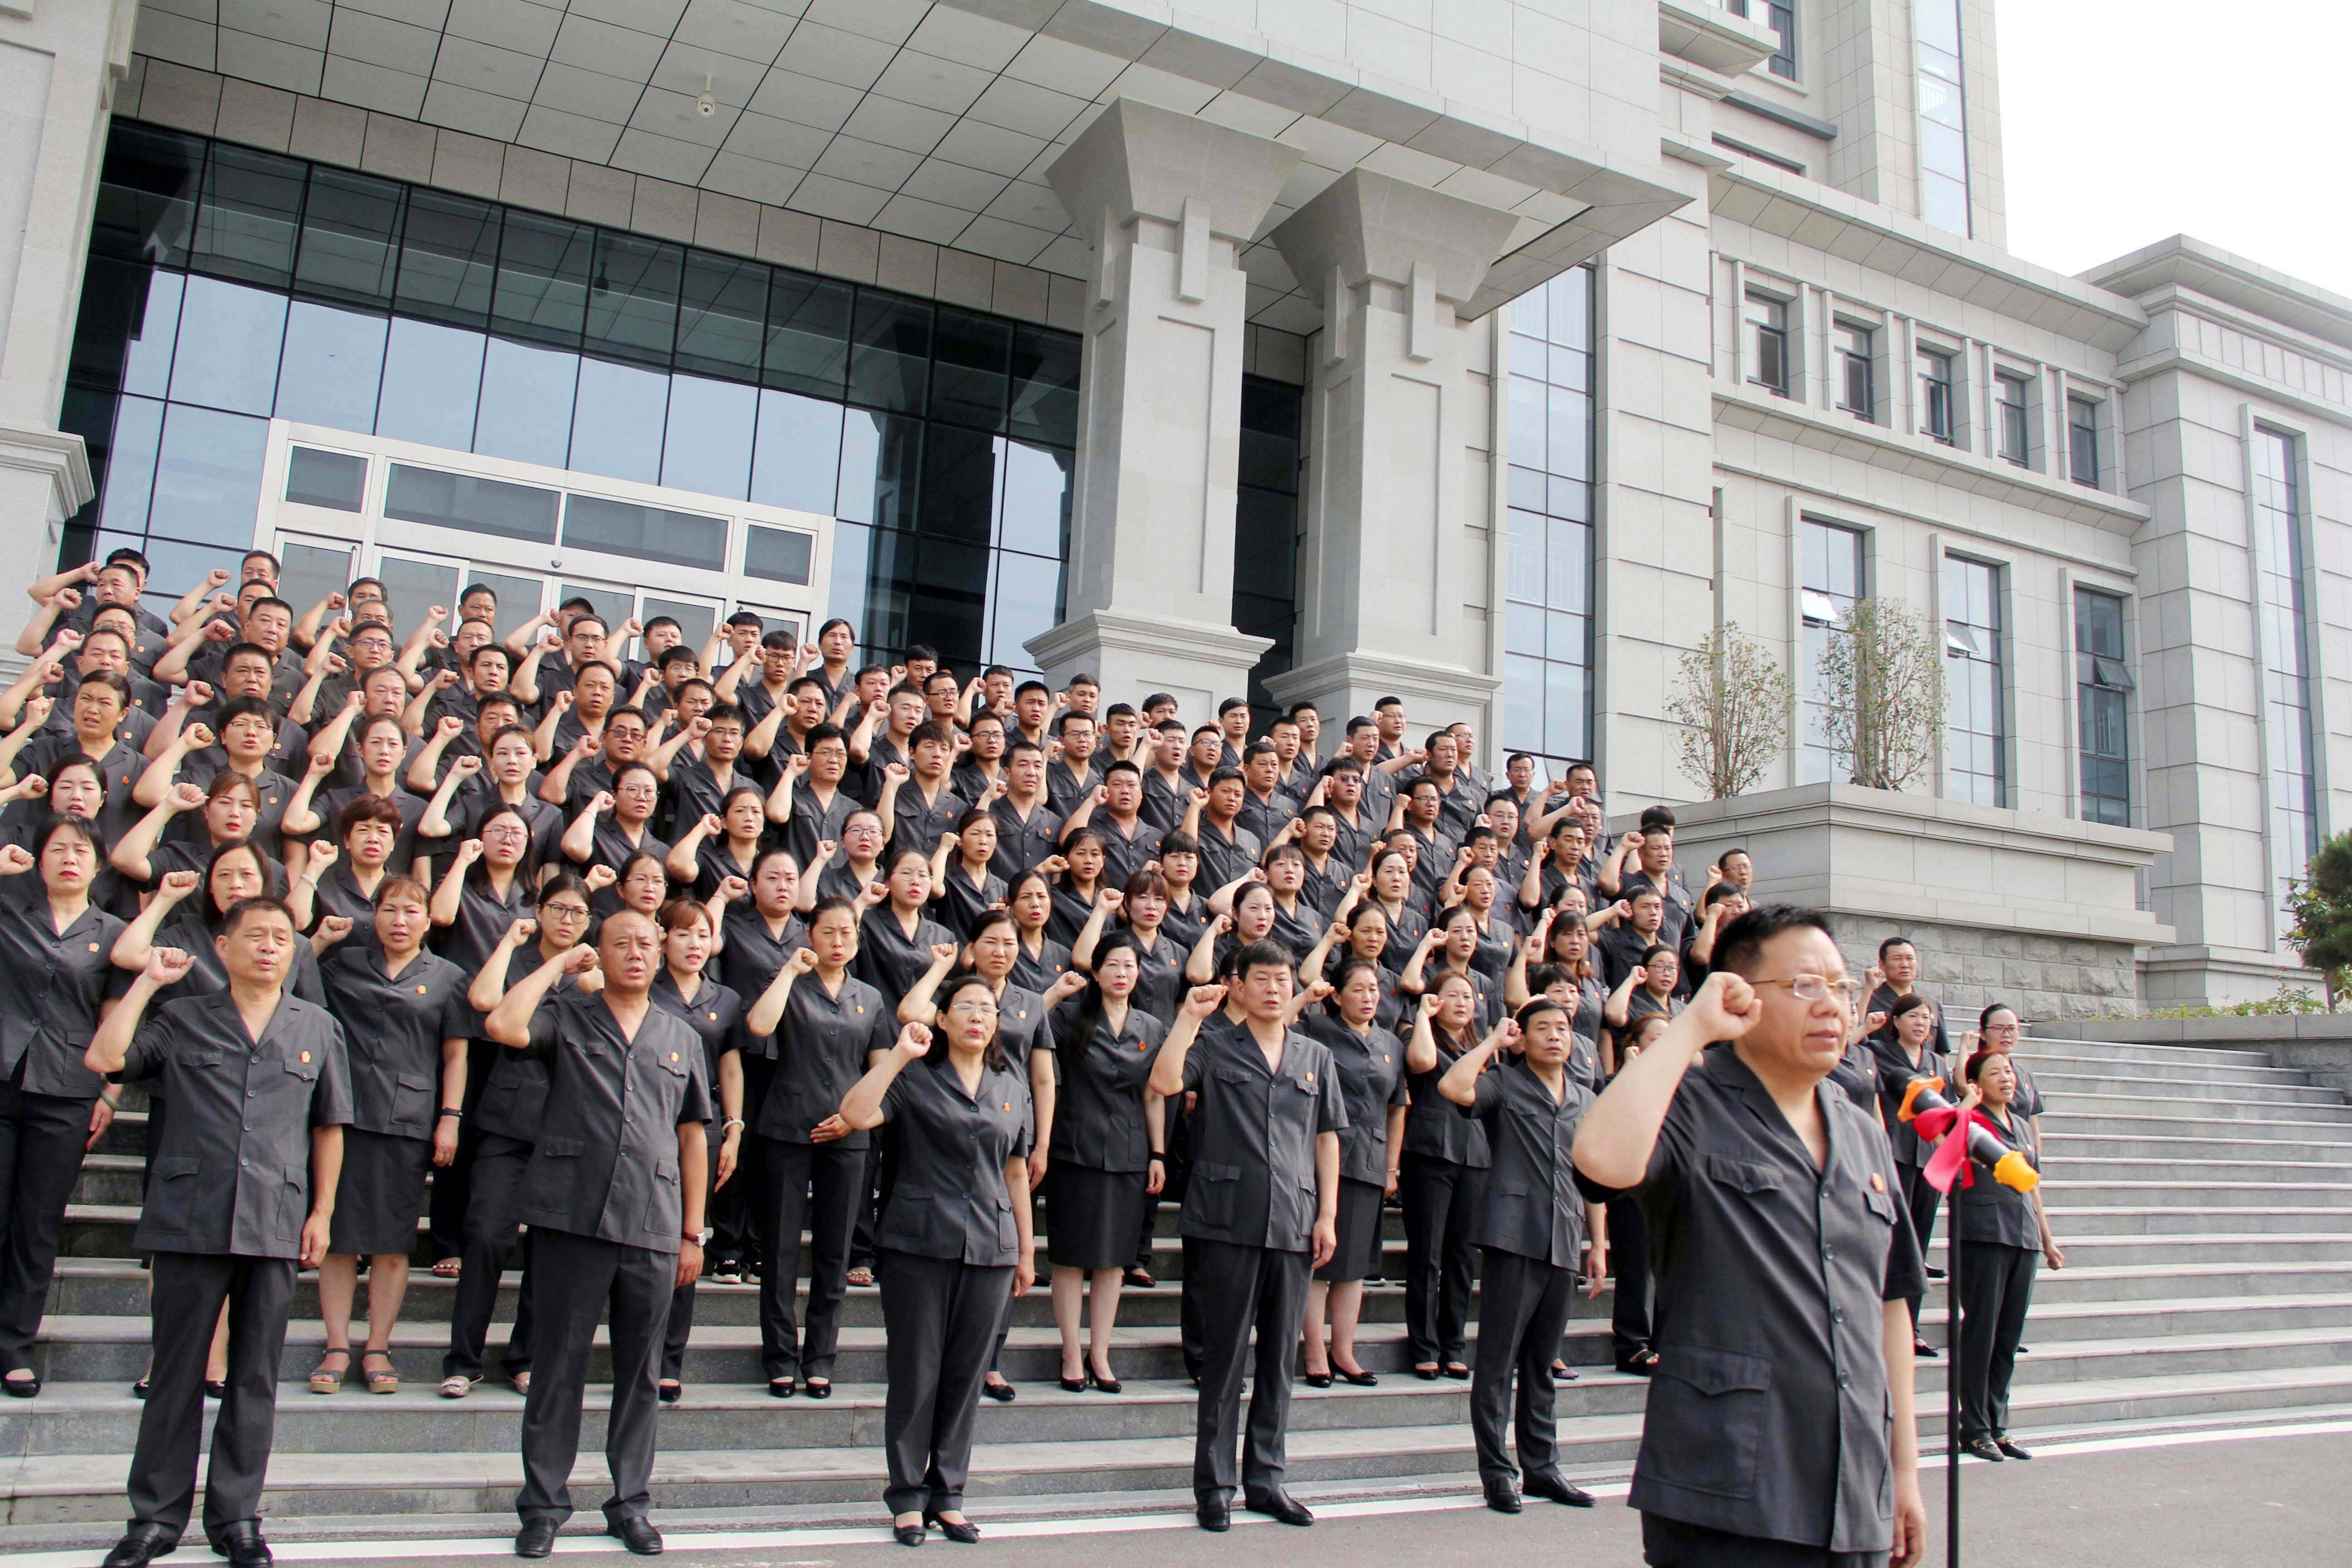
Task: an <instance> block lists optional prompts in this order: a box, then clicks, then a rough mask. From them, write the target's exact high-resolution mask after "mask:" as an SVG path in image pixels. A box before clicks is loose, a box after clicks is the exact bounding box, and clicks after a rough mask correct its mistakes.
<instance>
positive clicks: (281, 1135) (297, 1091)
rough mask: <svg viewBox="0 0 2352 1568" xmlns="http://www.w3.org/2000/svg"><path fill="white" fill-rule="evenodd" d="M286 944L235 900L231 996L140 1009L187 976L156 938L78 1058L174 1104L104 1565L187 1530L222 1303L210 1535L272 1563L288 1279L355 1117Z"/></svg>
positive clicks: (142, 1238)
mask: <svg viewBox="0 0 2352 1568" xmlns="http://www.w3.org/2000/svg"><path fill="white" fill-rule="evenodd" d="M298 940H299V939H298V938H297V937H296V936H295V934H294V917H293V915H292V914H290V913H289V911H288V910H287V908H286V906H285V905H284V904H282V903H279V902H278V900H275V899H247V900H243V901H242V902H240V903H237V904H236V905H234V906H232V907H231V908H230V910H228V912H227V913H226V915H224V916H222V917H221V923H220V930H219V932H218V934H217V935H216V936H215V937H214V939H213V942H214V950H215V952H217V953H218V955H219V957H220V962H221V966H222V968H223V969H225V970H226V972H227V974H228V988H227V989H226V990H225V991H216V992H213V993H211V994H208V995H202V996H184V997H180V998H177V999H175V1000H173V1001H170V1002H167V1003H165V1004H164V1005H163V1006H162V1007H161V1008H159V1009H158V1010H157V1012H156V1015H155V1016H154V1017H153V1018H152V1019H150V1018H147V1017H146V1016H145V1015H146V1011H147V1006H148V1004H149V1003H150V1002H151V1001H152V1000H153V999H154V996H155V994H156V993H157V992H158V991H162V990H164V989H166V988H168V987H170V986H173V985H176V984H179V983H180V982H181V981H183V980H185V979H186V978H187V977H188V975H189V974H190V973H192V972H193V971H194V968H195V961H194V959H193V958H191V957H190V956H189V955H188V954H187V953H185V952H181V951H180V950H179V949H177V948H162V947H159V948H157V949H155V950H154V951H152V952H150V953H149V954H148V955H147V963H146V966H145V967H144V968H142V970H141V971H140V973H139V974H138V976H137V977H136V978H135V979H133V980H132V981H131V986H130V989H129V990H128V991H127V992H126V993H125V994H124V995H123V997H122V1000H121V1004H120V1005H117V1006H116V1007H115V1009H114V1011H113V1012H111V1013H110V1014H109V1015H108V1016H106V1018H105V1019H104V1020H103V1021H102V1022H100V1025H99V1026H98V1029H97V1031H96V1033H94V1034H93V1035H92V1036H91V1037H90V1043H89V1050H88V1052H87V1054H85V1055H84V1057H83V1058H82V1065H83V1066H84V1067H85V1068H88V1069H89V1070H90V1071H92V1072H96V1073H103V1074H106V1075H108V1076H110V1077H113V1078H116V1079H121V1080H122V1081H125V1082H131V1081H137V1080H140V1079H157V1078H160V1079H162V1080H163V1091H164V1097H165V1098H166V1099H167V1100H169V1101H170V1102H171V1106H172V1118H171V1121H170V1122H169V1123H168V1124H167V1125H166V1126H165V1128H164V1131H163V1146H162V1148H161V1149H160V1150H158V1151H157V1152H156V1154H155V1157H154V1160H153V1162H152V1164H153V1179H152V1182H151V1183H150V1184H149V1186H148V1189H147V1199H146V1204H145V1205H144V1207H143V1209H142V1212H141V1215H140V1219H139V1232H138V1236H137V1237H136V1239H135V1245H136V1246H137V1247H138V1248H139V1250H141V1251H142V1252H148V1253H152V1255H153V1271H154V1282H153V1291H152V1302H151V1310H152V1312H153V1330H152V1338H153V1342H154V1358H155V1360H154V1371H153V1373H152V1377H151V1380H150V1381H151V1386H150V1389H149V1391H148V1395H147V1403H146V1405H145V1407H144V1408H143V1409H142V1410H141V1411H140V1413H139V1442H138V1447H136V1448H135V1449H134V1450H133V1451H132V1454H131V1475H130V1479H129V1481H128V1482H127V1483H126V1485H125V1487H124V1491H125V1493H126V1494H127V1496H128V1498H129V1500H130V1503H131V1527H130V1529H129V1530H128V1531H126V1532H125V1533H124V1535H123V1537H122V1539H121V1541H119V1542H116V1543H115V1546H114V1550H113V1551H111V1552H108V1553H107V1556H106V1568H146V1564H147V1563H150V1562H152V1560H153V1559H155V1558H158V1557H161V1556H163V1555H164V1554H166V1553H167V1552H171V1551H173V1549H174V1548H176V1547H177V1546H178V1545H179V1542H180V1535H181V1532H182V1531H184V1530H186V1529H187V1525H188V1514H189V1512H190V1511H191V1510H192V1508H193V1505H194V1500H195V1491H196V1446H197V1442H198V1439H199V1438H200V1436H202V1433H203V1425H204V1374H205V1350H206V1348H207V1346H208V1345H209V1343H210V1342H211V1340H212V1334H213V1325H214V1324H215V1323H216V1322H217V1321H220V1314H221V1304H222V1303H223V1302H224V1301H226V1302H228V1303H229V1308H230V1310H229V1315H228V1321H229V1340H228V1392H227V1395H226V1397H225V1398H224V1399H222V1401H221V1405H220V1414H219V1415H218V1417H217V1418H216V1420H215V1423H214V1426H213V1445H212V1463H211V1466H210V1468H208V1469H207V1470H206V1471H205V1540H206V1541H208V1542H211V1544H212V1547H213V1549H214V1550H215V1552H220V1553H221V1554H222V1555H223V1556H225V1557H226V1558H227V1559H228V1560H229V1563H230V1565H231V1568H268V1563H269V1561H270V1556H269V1548H268V1544H267V1543H266V1542H264V1541H263V1540H262V1537H261V1522H260V1518H259V1515H260V1512H261V1489H262V1482H263V1479H264V1478H265V1477H266V1476H267V1474H268V1468H269V1449H270V1442H271V1438H272V1436H273V1434H274V1432H275V1429H276V1425H277V1416H278V1359H279V1357H280V1356H281V1355H283V1354H284V1352H285V1349H286V1319H287V1314H288V1312H289V1310H291V1308H292V1306H293V1302H294V1273H295V1268H296V1267H297V1265H298V1263H299V1265H302V1266H305V1267H307V1266H310V1265H315V1264H316V1263H318V1262H319V1260H320V1258H324V1257H325V1256H326V1253H327V1236H328V1230H329V1227H330V1226H331V1225H332V1223H333V1218H334V1212H335V1192H336V1186H337V1182H338V1178H339V1177H340V1176H341V1171H342V1162H343V1128H344V1126H345V1125H346V1124H347V1123H349V1122H350V1121H351V1120H352V1080H351V1068H350V1063H349V1061H348V1059H347V1058H346V1057H345V1055H344V1050H343V1031H342V1026H341V1025H339V1024H337V1023H336V1022H335V1020H334V1016H333V1015H331V1014H330V1013H329V1012H328V1011H327V1010H326V1009H325V1008H324V1007H320V1006H314V1005H311V1004H310V1003H308V1002H305V1001H302V1000H301V999H299V997H296V996H294V995H291V994H288V993H286V992H285V991H284V990H283V989H282V988H283V986H284V983H285V980H286V976H287V975H288V974H289V973H290V972H291V971H292V969H293V966H294V947H295V943H296V942H297V941H298ZM289 1200H290V1201H289Z"/></svg>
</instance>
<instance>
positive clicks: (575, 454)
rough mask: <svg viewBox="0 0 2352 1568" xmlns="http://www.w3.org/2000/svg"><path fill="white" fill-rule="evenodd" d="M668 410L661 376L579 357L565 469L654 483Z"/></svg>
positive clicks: (664, 378) (666, 379) (665, 381)
mask: <svg viewBox="0 0 2352 1568" xmlns="http://www.w3.org/2000/svg"><path fill="white" fill-rule="evenodd" d="M668 409H669V377H668V376H667V375H664V374H662V373H661V372H659V371H654V370H645V369H641V368H639V367H638V366H636V365H629V364H615V363H613V362H612V361H610V360H601V359H583V360H582V361H581V362H580V400H579V402H578V404H577V405H574V407H573V408H572V463H571V466H572V468H579V469H581V470H583V471H584V472H587V473H591V474H603V475H604V477H605V478H607V479H635V480H638V481H640V482H641V483H645V484H648V485H650V484H655V483H657V482H658V481H659V480H660V479H661V447H662V426H663V424H664V422H665V420H666V419H667V415H668Z"/></svg>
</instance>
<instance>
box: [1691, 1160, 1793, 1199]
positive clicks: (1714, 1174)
mask: <svg viewBox="0 0 2352 1568" xmlns="http://www.w3.org/2000/svg"><path fill="white" fill-rule="evenodd" d="M1706 1173H1707V1178H1708V1179H1709V1180H1710V1181H1714V1182H1717V1183H1719V1184H1722V1185H1724V1186H1727V1187H1729V1188H1731V1189H1732V1190H1733V1191H1734V1192H1739V1193H1746V1194H1748V1195H1749V1196H1750V1197H1754V1196H1757V1195H1759V1194H1764V1193H1769V1192H1773V1191H1775V1190H1777V1189H1778V1188H1779V1187H1780V1172H1778V1171H1776V1170H1774V1169H1773V1168H1772V1167H1771V1166H1769V1165H1768V1164H1766V1163H1763V1162H1762V1161H1760V1160H1740V1159H1735V1158H1733V1157H1732V1156H1731V1155H1729V1154H1709V1155H1708V1156H1707V1157H1706Z"/></svg>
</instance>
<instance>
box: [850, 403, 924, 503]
mask: <svg viewBox="0 0 2352 1568" xmlns="http://www.w3.org/2000/svg"><path fill="white" fill-rule="evenodd" d="M922 456H923V422H922V421H921V420H919V419H903V418H900V417H898V416H895V415H889V414H867V413H864V412H861V411H860V410H858V409H855V408H853V409H850V410H849V411H848V413H847V415H846V416H845V418H844V419H843V420H842V426H841V498H840V509H841V510H840V512H839V515H840V516H841V517H842V518H843V519H844V520H845V521H850V522H870V523H873V524H875V525H876V526H877V527H881V528H912V527H914V526H915V480H916V478H917V476H918V475H919V472H920V471H921V466H922Z"/></svg>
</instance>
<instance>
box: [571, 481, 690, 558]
mask: <svg viewBox="0 0 2352 1568" xmlns="http://www.w3.org/2000/svg"><path fill="white" fill-rule="evenodd" d="M563 542H564V543H565V544H567V545H571V546H574V547H576V548H578V549H581V550H601V551H603V552H604V553H605V554H607V555H631V556H635V557H636V558H637V559H638V560H641V561H662V562H667V563H669V564H671V565H673V566H698V567H701V568H702V569H703V570H705V571H709V572H716V571H718V570H719V568H720V567H722V566H724V565H725V564H726V563H727V520H726V519H725V518H723V517H704V516H702V515H701V514H700V513H698V512H690V511H671V510H668V509H667V508H665V507H657V506H644V505H640V504H639V503H637V502H635V501H621V500H605V499H604V498H603V497H601V496H572V497H571V498H570V499H569V500H566V501H565V502H564V504H563Z"/></svg>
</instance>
